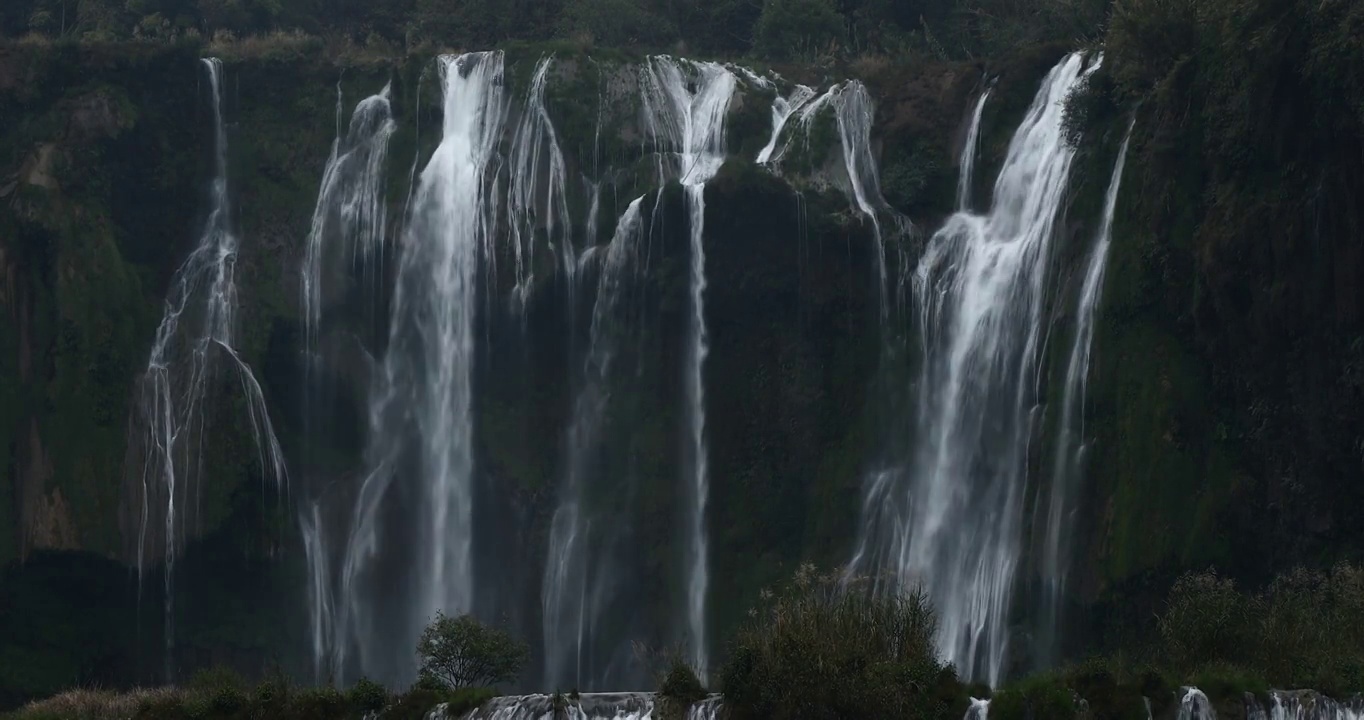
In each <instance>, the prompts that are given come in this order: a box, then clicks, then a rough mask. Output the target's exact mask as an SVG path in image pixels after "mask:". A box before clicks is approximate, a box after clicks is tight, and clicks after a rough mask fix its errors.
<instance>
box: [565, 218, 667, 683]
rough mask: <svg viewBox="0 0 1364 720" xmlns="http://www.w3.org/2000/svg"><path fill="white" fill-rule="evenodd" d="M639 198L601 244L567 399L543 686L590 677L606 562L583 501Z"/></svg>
mask: <svg viewBox="0 0 1364 720" xmlns="http://www.w3.org/2000/svg"><path fill="white" fill-rule="evenodd" d="M643 202H644V198H643V197H639V198H636V199H635V200H634V201H633V202H631V203H630V205H629V206H628V207H627V208H626V210H625V213H624V214H623V215H622V216H621V218H620V221H619V222H617V224H616V233H615V236H614V237H612V239H611V243H610V244H609V245H608V246H607V248H606V251H605V259H604V260H603V262H602V267H601V271H600V275H599V276H598V279H597V296H596V302H595V304H594V305H593V309H592V327H591V330H590V340H589V345H588V351H587V361H586V364H585V366H584V373H583V379H582V385H581V386H580V388H579V390H578V393H577V397H576V398H575V399H574V405H573V420H572V422H571V424H570V426H569V436H568V463H567V466H568V471H567V475H566V478H565V481H564V486H563V491H562V495H561V498H560V504H559V508H558V509H557V510H556V511H555V513H554V518H553V520H552V521H551V523H550V531H549V548H548V554H547V556H546V562H545V573H544V579H543V585H542V586H541V612H542V613H543V615H542V618H543V619H542V627H543V636H544V648H543V653H544V656H545V681H546V682H547V683H548V685H549V686H550V687H555V688H558V687H562V686H564V684H565V683H571V687H583V686H585V685H587V684H588V683H591V682H596V681H597V678H595V677H593V674H592V673H593V671H594V670H595V668H593V667H592V665H591V662H590V658H588V657H587V656H588V654H589V652H590V648H589V647H588V644H587V643H588V640H589V639H590V638H591V636H592V634H593V628H594V627H595V626H596V624H597V622H598V620H599V619H600V618H601V613H602V612H603V609H604V608H603V601H604V600H605V597H604V593H605V590H604V586H605V585H606V584H607V580H608V578H609V576H610V573H611V568H610V567H609V566H608V565H607V564H606V563H605V562H604V561H603V559H602V558H600V557H598V558H597V559H596V562H589V559H590V558H589V555H591V554H593V553H592V551H593V547H594V545H595V543H594V542H593V538H592V534H591V529H592V522H591V518H590V517H589V516H588V514H587V512H586V509H585V508H584V506H583V491H584V487H583V486H584V484H585V483H586V482H587V481H588V480H589V477H588V475H589V473H591V472H592V466H591V464H590V463H591V458H592V456H593V455H594V454H595V453H596V452H597V449H598V446H599V445H600V443H601V441H602V438H601V431H602V423H603V422H604V420H605V417H606V403H607V400H608V392H609V386H610V385H609V383H610V372H611V365H612V359H613V358H614V356H615V352H616V338H615V337H614V336H612V335H611V334H610V333H609V324H610V323H611V322H612V319H613V318H614V317H615V315H616V313H617V311H618V309H619V304H620V301H621V291H622V289H623V280H624V278H625V277H626V275H627V274H629V273H632V272H633V271H632V268H633V265H634V263H635V262H636V259H637V257H638V245H639V241H640V237H641V235H642V233H643V230H644V228H643V223H642V219H641V212H640V208H641V205H642V204H643Z"/></svg>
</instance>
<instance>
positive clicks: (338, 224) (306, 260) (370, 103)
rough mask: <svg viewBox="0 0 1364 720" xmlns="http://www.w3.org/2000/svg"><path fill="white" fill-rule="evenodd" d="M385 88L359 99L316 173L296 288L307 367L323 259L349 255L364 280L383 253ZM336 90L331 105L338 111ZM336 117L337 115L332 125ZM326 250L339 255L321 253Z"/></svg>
mask: <svg viewBox="0 0 1364 720" xmlns="http://www.w3.org/2000/svg"><path fill="white" fill-rule="evenodd" d="M389 91H390V89H389V86H387V85H385V86H384V89H383V90H382V91H380V92H379V94H378V95H373V96H370V97H367V98H365V99H364V100H361V101H360V104H358V105H356V106H355V112H354V114H352V115H351V119H350V126H349V128H348V129H347V131H346V134H345V135H344V136H342V135H340V134H339V133H338V135H337V137H336V139H335V140H333V141H332V151H331V156H330V157H328V158H327V165H326V168H325V169H324V170H323V172H322V184H321V187H320V189H319V190H318V194H317V204H316V205H315V206H314V208H313V219H312V225H311V227H310V228H309V229H308V238H307V240H306V241H305V244H304V256H303V270H302V277H301V282H300V287H301V288H302V293H303V297H302V304H303V324H304V333H305V334H304V342H305V351H306V352H307V353H308V356H309V360H310V365H311V364H312V363H311V361H315V360H316V358H315V357H314V356H315V355H316V354H317V352H318V348H317V333H318V324H319V322H320V320H321V314H322V302H323V298H322V293H323V284H324V278H323V272H324V269H326V270H334V269H335V268H333V267H332V266H331V265H329V264H328V260H330V259H332V258H334V257H341V256H344V255H345V254H346V253H349V255H350V261H351V263H352V264H354V263H355V262H356V261H360V262H363V263H365V272H366V275H367V276H369V278H368V279H370V280H371V281H373V280H374V279H375V278H377V275H378V268H373V269H371V268H370V267H369V262H370V261H371V260H374V259H381V258H382V255H383V243H384V228H385V222H386V219H387V211H386V206H385V203H384V179H385V171H386V170H387V165H388V143H389V139H390V138H391V137H392V136H393V132H394V131H395V130H396V129H397V124H396V123H394V122H393V112H392V108H391V106H390V104H389ZM340 103H341V97H340V89H339V88H338V90H337V104H338V110H339V109H340ZM340 122H341V119H340V117H339V116H338V118H337V125H338V127H339V126H340ZM327 253H338V254H339V255H333V256H330V257H329V256H327Z"/></svg>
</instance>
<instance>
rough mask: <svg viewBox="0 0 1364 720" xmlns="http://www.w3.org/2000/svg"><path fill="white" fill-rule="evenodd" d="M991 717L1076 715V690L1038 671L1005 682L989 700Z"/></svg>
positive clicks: (1040, 719)
mask: <svg viewBox="0 0 1364 720" xmlns="http://www.w3.org/2000/svg"><path fill="white" fill-rule="evenodd" d="M990 717H991V718H993V720H1064V718H1073V717H1075V694H1074V693H1073V692H1072V691H1071V690H1070V688H1069V687H1067V685H1066V682H1065V681H1064V680H1063V679H1062V678H1060V677H1058V676H1051V675H1037V676H1034V677H1030V678H1027V679H1025V680H1022V681H1020V682H1017V683H1013V684H1010V685H1006V686H1005V687H1003V688H1002V689H1000V691H999V692H998V693H995V696H994V698H993V699H992V700H990Z"/></svg>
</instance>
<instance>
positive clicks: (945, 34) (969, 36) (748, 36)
mask: <svg viewBox="0 0 1364 720" xmlns="http://www.w3.org/2000/svg"><path fill="white" fill-rule="evenodd" d="M1107 6H1108V0H1042V1H1041V2H1037V3H1018V2H1015V1H1014V0H915V1H914V2H892V1H891V0H684V1H682V2H670V1H668V0H637V1H633V2H629V1H626V0H513V1H511V2H506V1H504V0H372V1H362V0H79V2H77V0H11V2H8V3H6V6H5V7H4V8H3V9H0V35H10V36H14V37H18V36H27V37H29V38H31V39H32V40H34V41H41V40H43V39H45V38H47V39H50V38H74V39H78V40H86V41H109V40H137V41H144V42H166V41H173V40H183V39H190V40H195V39H201V40H203V41H211V42H213V43H214V44H218V45H220V46H225V45H230V44H232V43H234V42H239V41H240V42H245V41H246V39H247V38H251V37H256V38H259V39H258V40H252V41H251V42H253V43H255V44H256V45H257V49H262V50H263V49H265V48H272V49H273V50H281V51H287V49H288V48H295V49H297V50H299V51H300V52H302V51H304V48H306V47H307V46H308V44H311V46H312V47H313V48H314V49H321V48H323V47H326V48H327V52H328V54H330V55H337V54H341V53H344V52H351V53H367V54H378V55H388V56H393V55H400V54H404V53H407V52H411V51H415V50H417V49H420V48H425V49H428V50H434V49H438V48H474V47H489V46H494V45H502V44H504V43H506V42H508V41H513V40H515V41H535V42H543V41H548V40H563V39H569V40H572V41H574V42H578V43H584V44H588V45H592V44H595V45H597V46H601V47H608V48H625V47H633V48H647V49H651V50H660V51H661V50H672V51H676V50H679V49H685V50H686V51H688V52H690V53H693V54H695V53H702V54H719V55H728V56H734V55H743V54H749V53H756V54H758V55H760V56H762V57H766V58H771V59H775V60H783V59H796V58H800V59H807V60H809V59H816V58H822V59H837V58H852V57H856V56H858V55H861V54H865V53H876V54H889V55H903V54H906V53H912V54H917V55H921V56H929V57H937V58H940V59H946V58H966V57H972V56H975V55H979V54H983V53H989V52H998V51H1002V50H1007V49H1010V48H1014V47H1017V46H1019V45H1023V44H1027V43H1037V42H1045V41H1051V40H1062V41H1067V42H1073V41H1075V40H1076V39H1085V38H1089V37H1094V36H1097V35H1098V33H1099V29H1100V28H1101V27H1102V23H1103V20H1104V16H1105V11H1106V9H1107Z"/></svg>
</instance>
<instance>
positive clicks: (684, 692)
mask: <svg viewBox="0 0 1364 720" xmlns="http://www.w3.org/2000/svg"><path fill="white" fill-rule="evenodd" d="M658 694H659V695H662V696H663V697H665V698H668V699H669V700H675V701H677V702H678V703H681V704H682V705H690V704H692V703H694V702H696V701H698V700H702V699H705V697H706V686H705V685H702V684H701V678H699V677H697V676H696V670H694V669H693V668H692V666H691V665H688V664H687V661H686V660H683V659H682V656H681V655H674V656H673V659H672V662H671V664H670V665H669V667H668V671H667V672H666V673H664V675H663V682H662V683H660V684H659V687H658Z"/></svg>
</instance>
